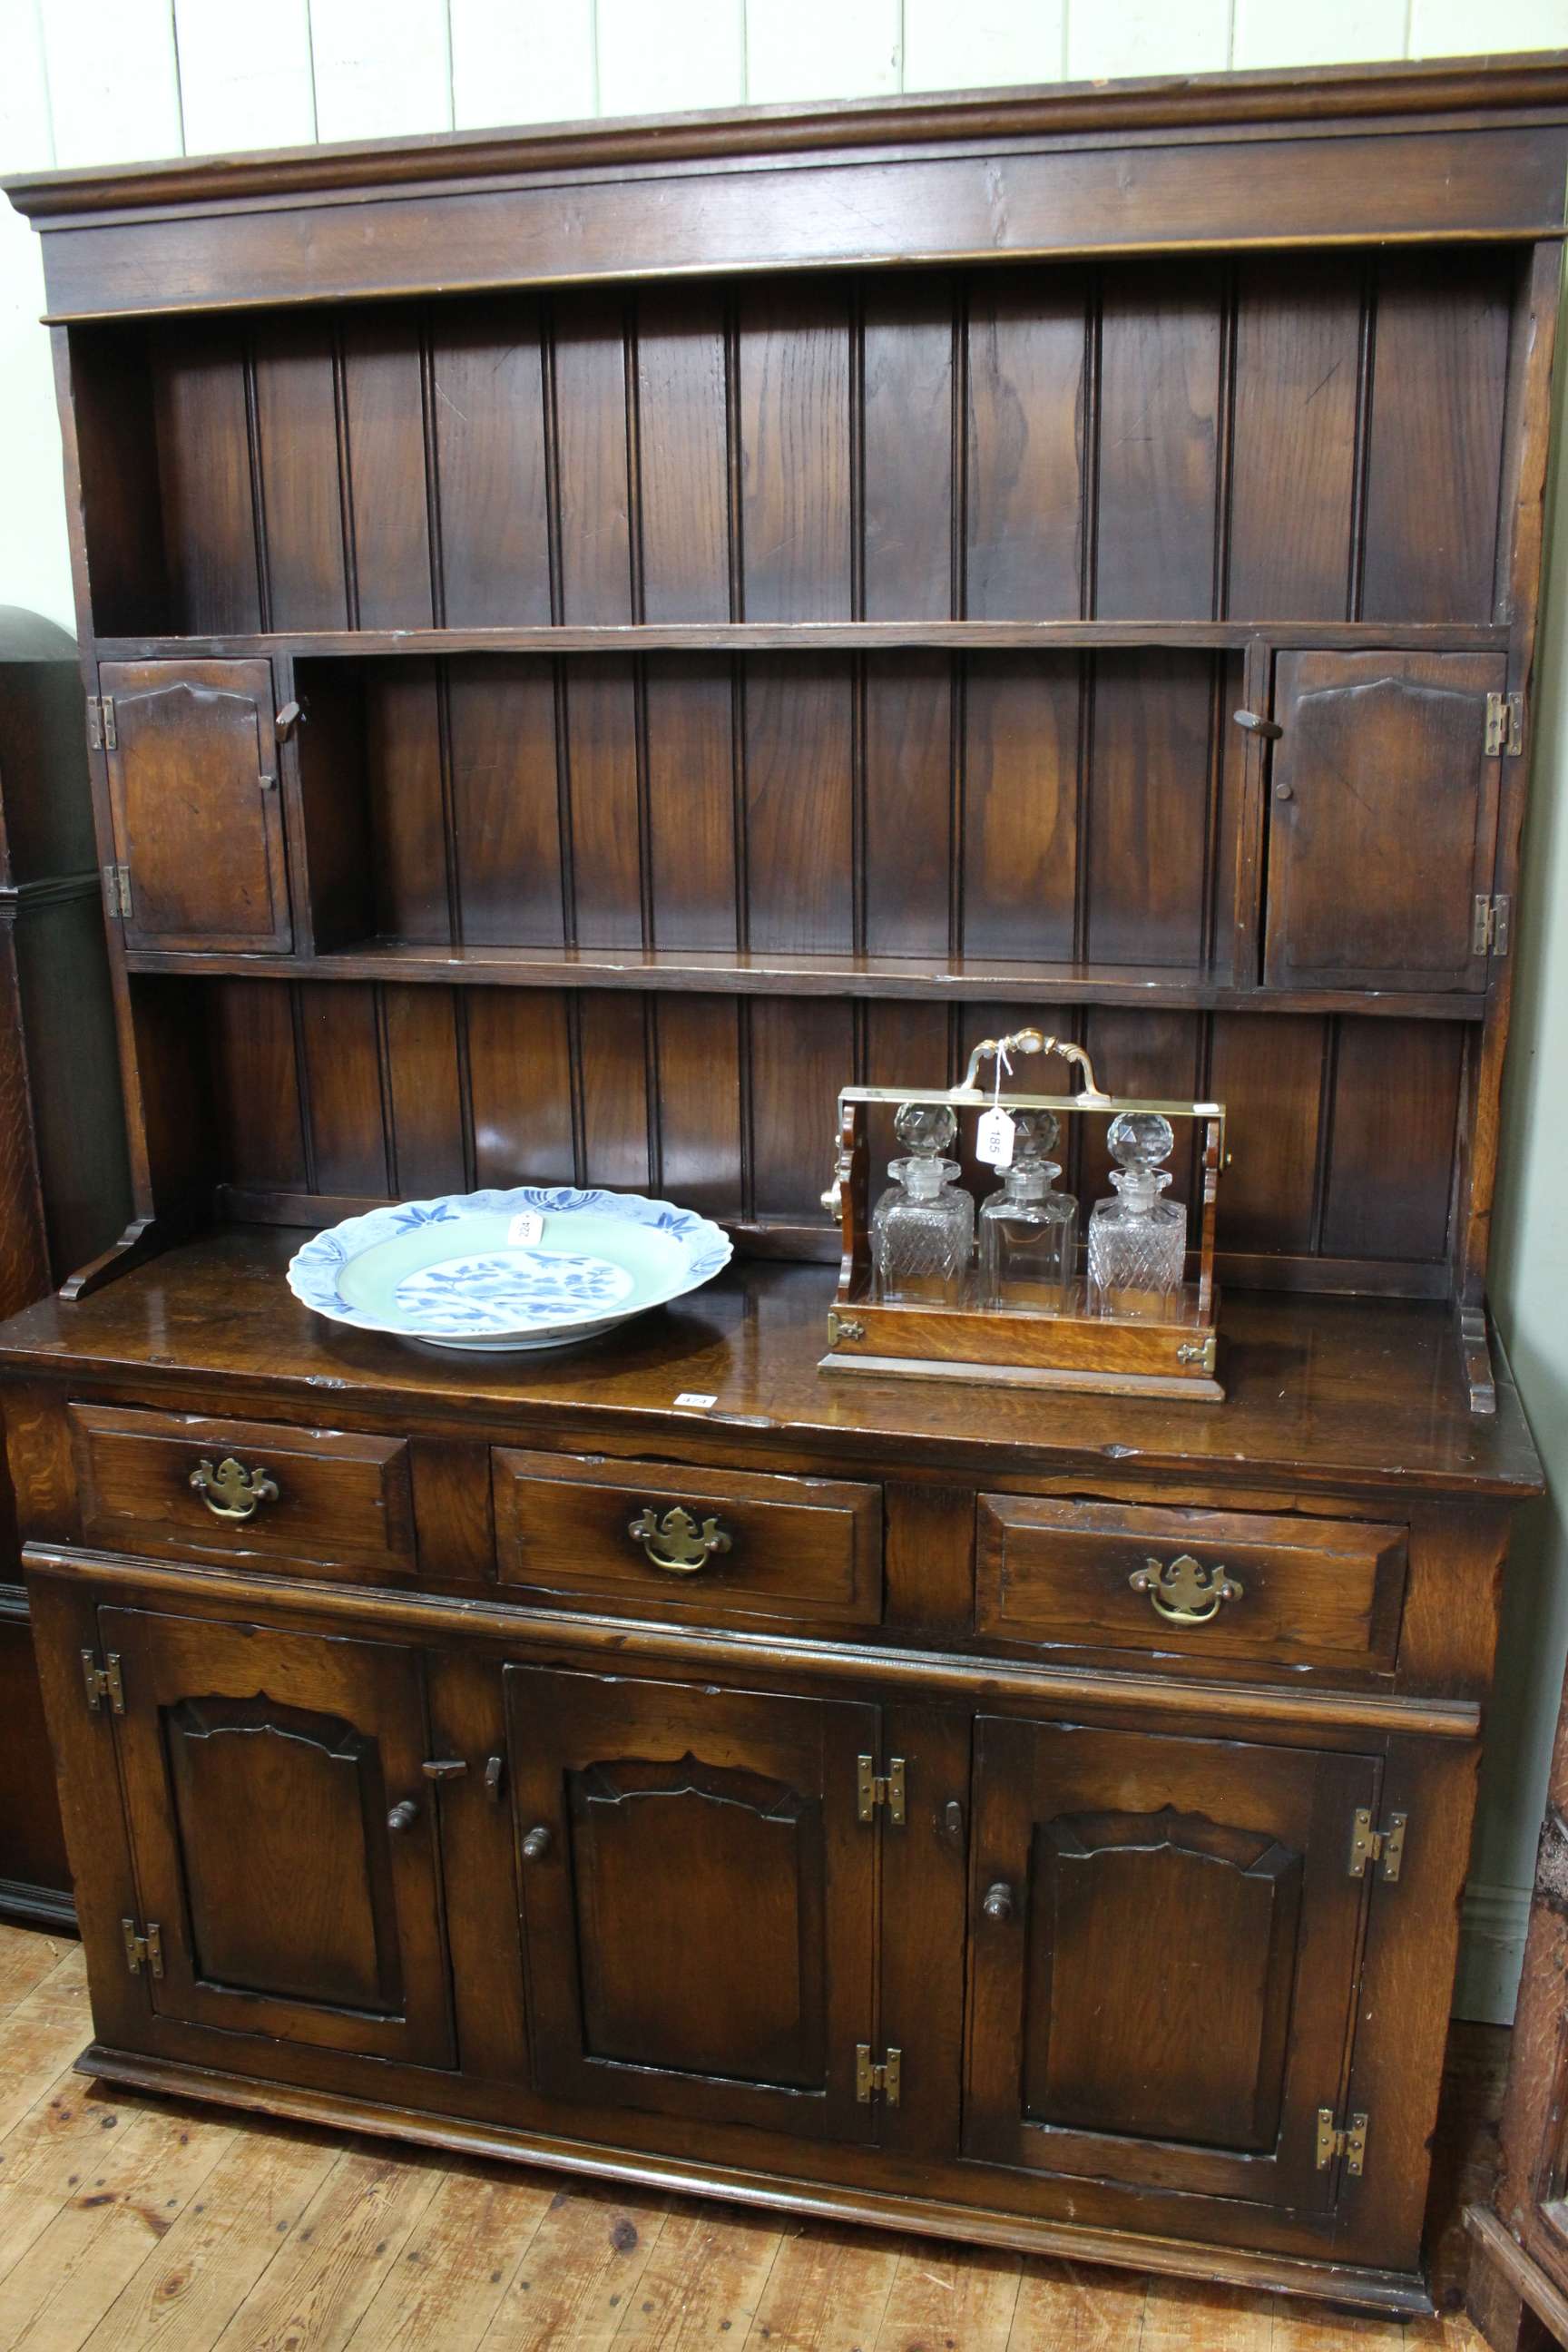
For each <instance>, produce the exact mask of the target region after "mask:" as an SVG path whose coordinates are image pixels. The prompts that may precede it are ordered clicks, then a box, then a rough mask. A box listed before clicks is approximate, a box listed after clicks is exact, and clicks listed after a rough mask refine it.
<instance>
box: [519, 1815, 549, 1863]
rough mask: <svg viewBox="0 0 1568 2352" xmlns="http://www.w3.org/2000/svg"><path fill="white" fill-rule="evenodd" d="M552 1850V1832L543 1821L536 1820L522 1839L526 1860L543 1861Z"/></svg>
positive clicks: (523, 1853)
mask: <svg viewBox="0 0 1568 2352" xmlns="http://www.w3.org/2000/svg"><path fill="white" fill-rule="evenodd" d="M549 1852H550V1832H549V1830H548V1829H547V1828H546V1826H545V1824H544V1823H543V1822H535V1824H534V1826H533V1828H532V1829H531V1830H530V1831H529V1832H528V1835H527V1836H526V1837H525V1838H524V1839H523V1841H522V1858H523V1860H524V1862H542V1861H543V1859H544V1857H545V1855H546V1854H547V1853H549Z"/></svg>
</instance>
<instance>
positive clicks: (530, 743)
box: [447, 659, 590, 947]
mask: <svg viewBox="0 0 1568 2352" xmlns="http://www.w3.org/2000/svg"><path fill="white" fill-rule="evenodd" d="M447 723H448V726H449V728H450V730H451V761H452V782H451V793H452V819H451V832H452V841H453V850H454V856H455V862H456V867H457V880H458V905H459V908H460V910H461V917H462V935H463V939H464V941H465V943H466V944H472V945H474V946H479V945H484V946H495V947H500V946H506V947H513V946H515V947H556V946H559V945H561V944H562V943H563V940H564V939H565V936H566V931H565V906H564V900H563V875H562V835H561V749H562V747H561V739H560V732H559V728H560V703H559V697H558V694H557V687H556V679H555V676H554V672H553V666H552V664H551V663H548V662H542V661H531V660H527V659H521V660H504V659H503V660H501V661H500V662H475V661H458V662H453V663H452V664H451V665H450V666H449V667H448V669H447ZM584 783H585V789H587V788H588V787H587V784H586V780H584ZM589 813H590V812H589V810H588V809H586V808H585V809H584V812H583V815H584V823H586V822H587V821H588V817H589ZM574 814H575V803H574Z"/></svg>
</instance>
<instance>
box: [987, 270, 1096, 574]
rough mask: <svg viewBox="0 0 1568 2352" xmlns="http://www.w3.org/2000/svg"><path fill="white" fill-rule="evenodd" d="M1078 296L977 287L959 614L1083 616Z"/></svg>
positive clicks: (1083, 425)
mask: <svg viewBox="0 0 1568 2352" xmlns="http://www.w3.org/2000/svg"><path fill="white" fill-rule="evenodd" d="M1086 301H1087V291H1086V289H1085V286H1084V283H1083V281H1082V280H1081V279H1080V278H1077V277H1076V275H1074V274H1073V273H1071V272H1069V273H1068V275H1067V277H1066V278H1065V280H1063V279H1062V278H1048V279H1046V280H1044V281H1037V282H1036V283H1035V284H1033V285H1028V284H1026V285H1024V286H1018V287H1013V286H1009V285H1007V284H1006V283H1005V281H1003V280H1000V279H997V278H983V279H980V280H977V281H976V283H975V285H974V287H973V291H972V294H971V298H970V305H969V315H968V321H967V324H968V339H967V351H968V384H969V403H968V415H967V420H966V429H967V436H968V446H967V453H966V472H965V511H966V515H967V519H968V534H967V539H968V543H967V550H966V560H965V569H964V602H963V611H964V613H965V614H968V615H970V616H971V617H972V618H973V619H976V620H1026V619H1042V620H1051V619H1056V618H1061V617H1067V616H1068V615H1070V614H1075V613H1079V612H1081V611H1082V610H1084V606H1083V604H1082V602H1081V595H1082V584H1081V572H1082V563H1083V488H1082V485H1083V479H1084V468H1085V466H1086V464H1087V451H1086V448H1085V438H1086V433H1087V430H1088V421H1087V420H1088V411H1087V406H1086V403H1085V368H1086V364H1087V321H1086V309H1085V306H1086Z"/></svg>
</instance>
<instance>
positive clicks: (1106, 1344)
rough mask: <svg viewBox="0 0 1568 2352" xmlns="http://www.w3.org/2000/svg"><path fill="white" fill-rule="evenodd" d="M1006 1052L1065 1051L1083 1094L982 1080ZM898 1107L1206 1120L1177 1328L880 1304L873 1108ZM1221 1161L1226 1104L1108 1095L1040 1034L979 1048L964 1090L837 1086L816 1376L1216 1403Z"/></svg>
mask: <svg viewBox="0 0 1568 2352" xmlns="http://www.w3.org/2000/svg"><path fill="white" fill-rule="evenodd" d="M1003 1046H1005V1047H1006V1048H1008V1049H1009V1051H1010V1052H1011V1053H1018V1054H1036V1053H1040V1052H1047V1053H1051V1052H1054V1053H1060V1054H1064V1055H1067V1056H1068V1058H1069V1059H1071V1060H1072V1061H1074V1062H1075V1063H1076V1064H1077V1065H1078V1066H1079V1068H1080V1069H1081V1071H1082V1072H1083V1076H1084V1081H1085V1083H1084V1088H1083V1091H1082V1092H1080V1093H1079V1094H1073V1095H1046V1094H1029V1093H1026V1092H1024V1091H1023V1090H1022V1089H1021V1088H1018V1087H1012V1086H1001V1087H995V1086H992V1087H982V1086H977V1085H975V1084H974V1083H973V1080H974V1078H975V1076H976V1073H977V1070H978V1067H979V1065H980V1063H981V1062H982V1061H983V1060H984V1059H985V1058H986V1057H987V1056H988V1055H990V1056H994V1055H995V1054H996V1053H997V1051H998V1049H999V1048H1000V1047H1003ZM904 1103H933V1104H945V1105H947V1106H949V1107H950V1108H952V1109H954V1110H961V1109H965V1110H979V1111H984V1110H991V1109H997V1108H999V1109H1002V1110H1007V1111H1020V1110H1048V1111H1053V1112H1056V1113H1057V1114H1058V1115H1065V1116H1067V1117H1068V1118H1073V1117H1078V1118H1081V1117H1083V1116H1084V1115H1085V1114H1089V1113H1092V1114H1093V1115H1094V1116H1095V1117H1096V1118H1103V1119H1105V1120H1106V1121H1107V1122H1109V1121H1110V1120H1111V1119H1113V1118H1117V1117H1118V1116H1119V1115H1120V1114H1121V1112H1124V1111H1142V1112H1153V1113H1155V1114H1157V1115H1158V1116H1159V1117H1161V1118H1168V1119H1171V1120H1173V1121H1174V1120H1192V1121H1194V1122H1196V1121H1201V1122H1202V1123H1203V1125H1204V1128H1205V1139H1204V1152H1203V1193H1202V1200H1201V1203H1200V1211H1199V1218H1200V1226H1199V1236H1198V1241H1197V1247H1196V1256H1197V1268H1196V1273H1197V1279H1196V1281H1195V1282H1194V1283H1189V1284H1187V1285H1186V1286H1184V1309H1185V1311H1184V1313H1183V1314H1182V1315H1181V1316H1180V1317H1179V1318H1175V1319H1173V1320H1172V1321H1171V1322H1169V1323H1149V1322H1142V1321H1133V1320H1131V1319H1128V1320H1125V1321H1122V1320H1119V1319H1117V1318H1113V1317H1109V1316H1090V1315H1089V1314H1088V1313H1084V1312H1080V1313H1078V1314H1074V1313H1072V1312H1070V1311H1069V1312H1067V1313H1063V1314H1059V1315H1045V1314H1028V1313H1012V1312H1009V1313H1008V1314H1005V1315H999V1314H995V1313H991V1312H987V1311H986V1310H984V1309H983V1308H977V1307H905V1306H893V1305H889V1304H888V1303H885V1302H883V1301H881V1300H878V1299H876V1298H874V1297H872V1296H871V1285H870V1281H869V1278H868V1276H869V1263H868V1244H869V1208H870V1203H869V1197H868V1195H869V1187H870V1165H869V1153H868V1135H867V1112H868V1110H869V1109H871V1108H876V1107H878V1106H889V1107H894V1106H898V1105H901V1104H904ZM1225 1164H1226V1109H1225V1105H1224V1104H1223V1103H1217V1102H1190V1101H1184V1102H1175V1101H1168V1100H1165V1099H1163V1098H1160V1097H1152V1096H1145V1095H1108V1094H1104V1093H1102V1092H1101V1091H1100V1087H1099V1086H1098V1084H1097V1083H1096V1080H1095V1075H1094V1071H1093V1068H1092V1066H1091V1065H1090V1063H1089V1056H1088V1055H1087V1054H1086V1053H1085V1052H1084V1050H1083V1048H1082V1047H1081V1046H1080V1045H1073V1044H1071V1043H1070V1042H1069V1041H1068V1040H1065V1039H1063V1040H1058V1039H1056V1038H1053V1037H1048V1036H1046V1035H1043V1034H1042V1033H1041V1032H1039V1031H1038V1030H1021V1031H1019V1032H1018V1033H1016V1035H1015V1036H1013V1037H1009V1038H1004V1039H997V1038H987V1039H985V1040H984V1042H983V1043H982V1044H981V1045H977V1046H976V1047H975V1048H974V1050H973V1053H972V1054H971V1055H970V1057H969V1062H968V1066H967V1069H966V1072H965V1077H964V1082H963V1084H962V1085H959V1086H955V1087H854V1086H852V1087H841V1088H840V1090H839V1094H838V1135H837V1160H836V1162H835V1172H834V1179H833V1182H832V1184H831V1185H830V1186H829V1188H828V1190H827V1191H826V1192H825V1193H824V1194H823V1196H822V1199H823V1205H824V1207H825V1208H826V1209H828V1210H829V1211H831V1212H832V1213H834V1214H835V1215H837V1218H838V1220H839V1224H840V1228H841V1232H842V1236H843V1258H842V1262H841V1265H840V1270H839V1282H838V1291H837V1297H835V1299H834V1302H833V1311H832V1313H831V1314H830V1315H829V1318H828V1348H827V1353H826V1355H825V1356H824V1358H823V1359H822V1369H823V1370H825V1371H826V1370H832V1371H850V1370H857V1371H878V1372H881V1373H884V1374H886V1373H903V1374H905V1375H908V1376H923V1377H927V1378H937V1377H946V1378H949V1379H954V1380H985V1381H1009V1382H1015V1383H1018V1384H1022V1385H1040V1386H1054V1387H1059V1388H1069V1389H1070V1388H1081V1389H1094V1390H1111V1391H1117V1392H1121V1393H1124V1394H1131V1395H1140V1394H1142V1395H1159V1396H1169V1395H1187V1396H1194V1397H1203V1398H1208V1399H1218V1398H1220V1397H1222V1396H1223V1394H1224V1391H1223V1389H1222V1388H1221V1387H1220V1385H1219V1382H1218V1381H1217V1379H1216V1378H1215V1361H1216V1338H1215V1307H1216V1304H1217V1300H1216V1294H1215V1283H1214V1258H1215V1196H1216V1192H1217V1189H1218V1181H1219V1174H1220V1171H1221V1169H1222V1168H1223V1167H1224V1166H1225Z"/></svg>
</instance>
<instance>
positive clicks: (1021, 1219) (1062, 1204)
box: [980, 1110, 1078, 1315]
mask: <svg viewBox="0 0 1568 2352" xmlns="http://www.w3.org/2000/svg"><path fill="white" fill-rule="evenodd" d="M1060 1133H1061V1127H1060V1123H1059V1121H1058V1118H1057V1117H1056V1114H1055V1112H1054V1111H1048V1110H1020V1111H1015V1113H1014V1114H1013V1160H1012V1164H1011V1166H1010V1167H1009V1168H1008V1169H1007V1171H1006V1173H1005V1176H1004V1178H1003V1181H1002V1187H1001V1190H1000V1191H999V1192H993V1193H991V1194H990V1196H989V1197H988V1198H987V1199H986V1200H984V1201H983V1202H981V1204H980V1303H981V1305H982V1306H983V1307H1001V1308H1007V1307H1014V1308H1021V1309H1025V1310H1031V1311H1033V1312H1034V1313H1036V1314H1045V1315H1059V1314H1060V1313H1061V1312H1062V1311H1063V1309H1064V1308H1065V1307H1066V1305H1067V1299H1068V1285H1069V1284H1070V1283H1071V1281H1072V1278H1073V1276H1074V1275H1075V1273H1076V1272H1077V1270H1078V1202H1076V1201H1075V1200H1074V1199H1073V1198H1072V1196H1071V1195H1070V1193H1067V1192H1058V1191H1057V1190H1056V1181H1057V1178H1058V1176H1059V1175H1060V1174H1061V1172H1062V1171H1061V1169H1060V1168H1059V1167H1058V1164H1057V1162H1056V1161H1055V1160H1051V1159H1049V1158H1048V1157H1047V1154H1048V1153H1049V1152H1051V1151H1052V1150H1055V1148H1056V1142H1057V1138H1058V1135H1059V1134H1060Z"/></svg>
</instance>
